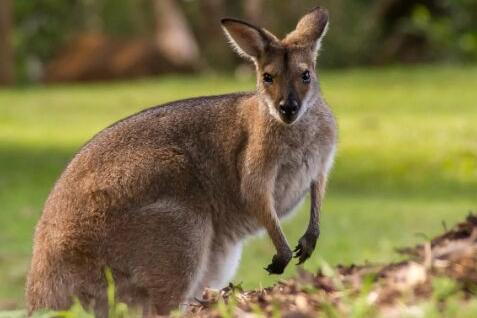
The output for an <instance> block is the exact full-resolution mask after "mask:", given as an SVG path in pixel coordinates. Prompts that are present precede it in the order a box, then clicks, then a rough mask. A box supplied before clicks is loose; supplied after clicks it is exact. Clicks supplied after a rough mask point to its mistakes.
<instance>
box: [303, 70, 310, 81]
mask: <svg viewBox="0 0 477 318" xmlns="http://www.w3.org/2000/svg"><path fill="white" fill-rule="evenodd" d="M301 79H302V80H303V83H307V84H308V83H309V82H310V81H311V76H310V72H309V71H304V72H303V74H301Z"/></svg>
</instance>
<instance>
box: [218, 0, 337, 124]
mask: <svg viewBox="0 0 477 318" xmlns="http://www.w3.org/2000/svg"><path fill="white" fill-rule="evenodd" d="M221 22H222V27H223V29H224V31H225V34H226V35H227V37H228V38H229V40H230V42H231V44H232V46H233V48H234V49H235V50H236V51H237V52H238V53H239V54H240V55H241V56H243V57H245V58H246V59H248V60H251V61H252V62H253V63H254V64H255V67H256V71H257V91H258V95H259V97H260V98H261V99H262V101H263V102H264V103H265V104H266V105H267V107H268V109H269V111H270V114H271V115H272V116H273V117H275V118H276V119H277V120H279V121H282V122H284V123H287V124H291V123H293V122H295V121H296V120H297V119H298V118H299V117H300V116H301V115H302V114H303V113H304V112H306V110H307V107H308V105H310V104H312V103H313V102H314V101H315V100H316V99H317V98H318V97H319V94H320V90H319V83H318V77H317V75H316V71H315V62H316V57H317V54H318V50H319V49H320V43H321V39H322V38H323V36H324V35H325V33H326V30H327V27H328V12H327V11H326V10H325V9H321V8H319V7H317V8H315V9H313V10H312V11H310V12H309V13H307V14H306V15H305V16H304V17H302V18H301V19H300V21H299V22H298V24H297V26H296V28H295V30H294V31H292V32H291V33H289V34H288V35H287V36H286V37H285V38H284V39H282V40H279V39H278V38H277V37H276V36H275V35H273V34H272V33H270V32H269V31H267V30H265V29H263V28H259V27H256V26H253V25H251V24H249V23H246V22H243V21H239V20H236V19H229V18H226V19H222V21H221Z"/></svg>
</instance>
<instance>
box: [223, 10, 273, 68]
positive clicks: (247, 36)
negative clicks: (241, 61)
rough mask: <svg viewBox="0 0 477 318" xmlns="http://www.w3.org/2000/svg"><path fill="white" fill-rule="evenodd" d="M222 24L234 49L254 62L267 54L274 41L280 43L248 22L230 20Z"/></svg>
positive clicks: (226, 19)
mask: <svg viewBox="0 0 477 318" xmlns="http://www.w3.org/2000/svg"><path fill="white" fill-rule="evenodd" d="M220 22H221V24H222V28H223V29H224V32H225V35H226V36H227V38H228V39H229V41H230V43H231V45H232V47H233V49H234V50H235V51H237V53H238V54H239V55H241V56H243V57H245V58H248V59H250V60H252V61H254V62H256V60H257V59H258V58H259V57H260V56H262V55H263V54H264V53H265V51H266V49H267V47H268V46H269V45H270V44H271V43H272V42H273V41H278V40H277V39H276V38H275V36H274V35H273V34H271V33H270V32H268V31H266V30H264V29H260V28H258V27H256V26H253V25H251V24H249V23H247V22H243V21H240V20H236V19H230V18H225V19H222V20H220Z"/></svg>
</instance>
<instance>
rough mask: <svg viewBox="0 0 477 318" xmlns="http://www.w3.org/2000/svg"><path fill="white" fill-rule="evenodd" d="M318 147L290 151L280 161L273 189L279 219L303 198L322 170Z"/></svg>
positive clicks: (308, 146)
mask: <svg viewBox="0 0 477 318" xmlns="http://www.w3.org/2000/svg"><path fill="white" fill-rule="evenodd" d="M321 162H323V161H322V160H321V153H320V151H319V147H318V145H313V144H308V145H307V147H303V148H299V149H290V150H289V151H288V152H287V153H286V156H284V158H283V159H282V160H281V162H280V163H279V167H278V174H277V178H276V181H275V187H274V199H275V209H276V211H277V214H278V216H279V217H282V216H285V215H287V214H288V213H290V212H291V211H292V210H293V209H294V208H295V207H296V206H297V205H298V204H299V203H300V202H301V200H302V199H303V198H304V197H305V195H306V194H307V193H308V191H309V189H310V184H311V182H312V180H314V179H315V178H316V176H317V175H318V173H319V171H320V169H322V167H321V166H322V165H321Z"/></svg>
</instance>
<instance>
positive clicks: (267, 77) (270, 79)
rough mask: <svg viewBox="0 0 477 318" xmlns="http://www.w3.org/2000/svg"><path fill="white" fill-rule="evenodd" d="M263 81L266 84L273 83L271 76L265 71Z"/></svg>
mask: <svg viewBox="0 0 477 318" xmlns="http://www.w3.org/2000/svg"><path fill="white" fill-rule="evenodd" d="M263 81H264V82H265V83H267V84H272V83H273V76H272V75H270V74H268V73H265V74H263Z"/></svg>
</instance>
